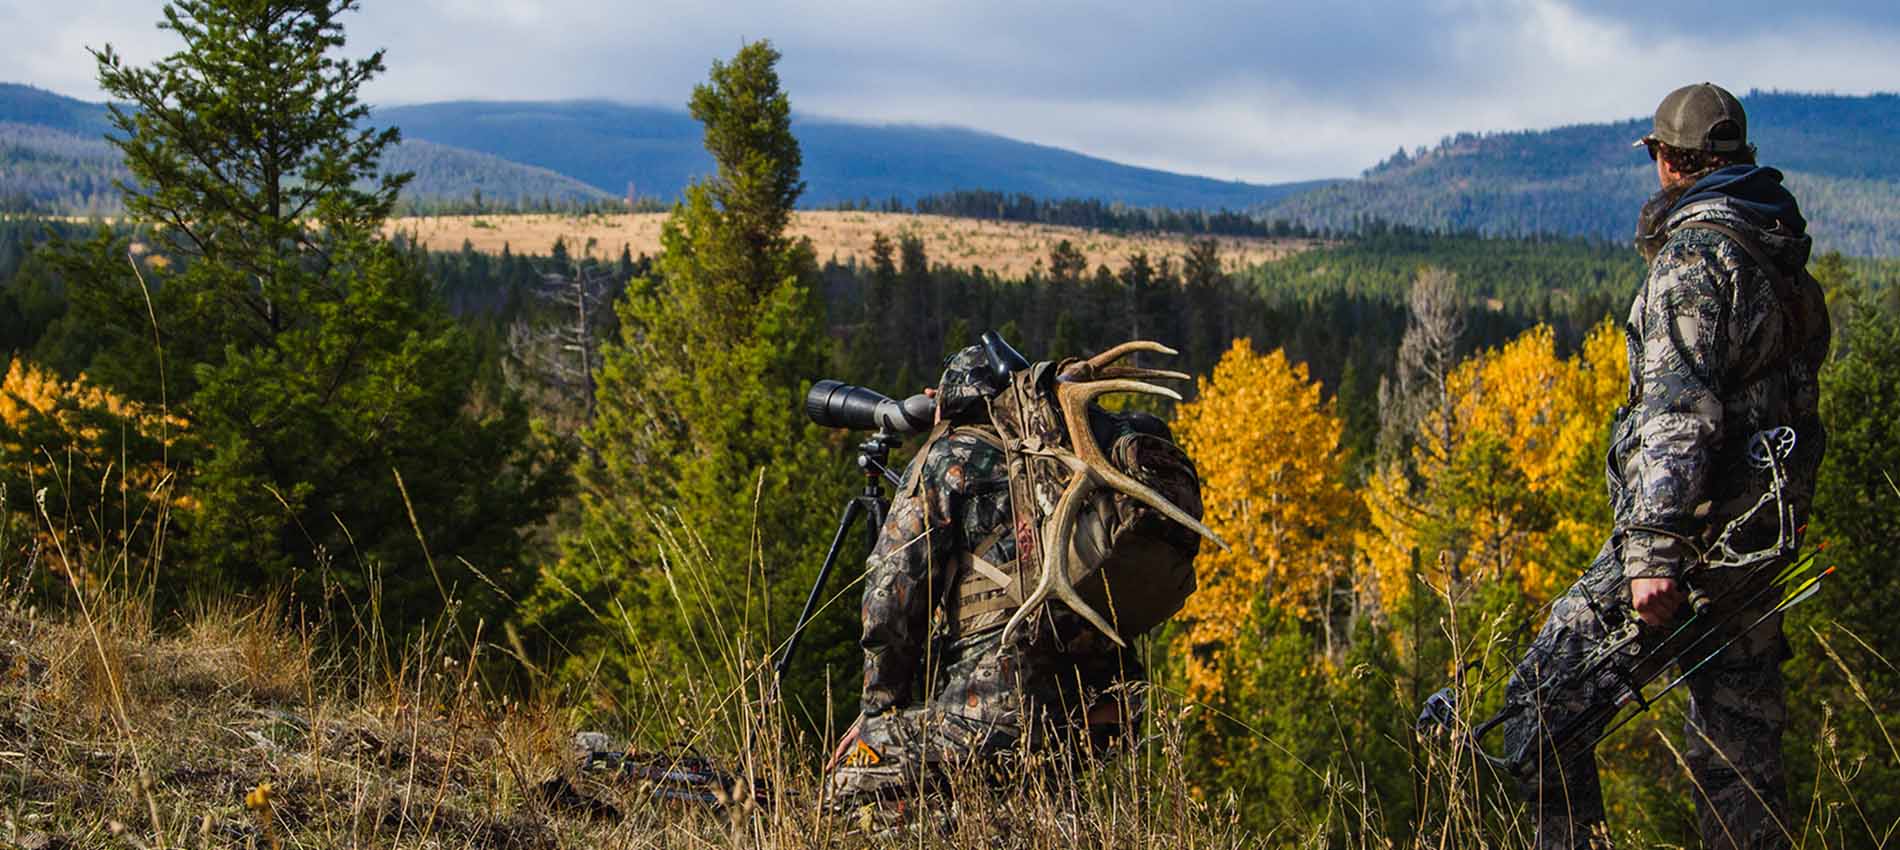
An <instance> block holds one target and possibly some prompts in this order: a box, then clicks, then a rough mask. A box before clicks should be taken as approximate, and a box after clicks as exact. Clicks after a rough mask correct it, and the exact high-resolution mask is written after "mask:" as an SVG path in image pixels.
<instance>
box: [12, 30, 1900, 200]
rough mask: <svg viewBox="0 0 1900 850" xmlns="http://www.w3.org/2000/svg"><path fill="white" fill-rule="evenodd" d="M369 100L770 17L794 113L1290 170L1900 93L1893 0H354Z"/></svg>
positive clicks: (686, 73) (145, 56)
mask: <svg viewBox="0 0 1900 850" xmlns="http://www.w3.org/2000/svg"><path fill="white" fill-rule="evenodd" d="M160 5H161V4H160V3H159V2H156V0H0V31H3V32H6V33H9V34H10V37H9V38H7V42H8V49H7V50H6V51H0V81H13V82H28V83H33V84H35V85H38V86H41V87H44V88H50V89H53V90H55V91H58V92H61V93H65V94H70V95H75V96H79V97H85V98H88V99H97V98H98V97H99V92H98V88H97V86H96V85H95V84H94V82H93V79H92V63H91V61H90V59H89V58H88V57H87V55H86V53H85V48H86V47H87V46H89V45H90V46H94V47H97V46H100V45H102V44H105V43H111V44H112V45H114V46H115V47H117V48H118V49H119V50H120V52H121V53H124V54H125V55H126V56H127V57H128V58H130V59H132V60H134V61H147V60H150V59H152V58H156V57H158V56H160V55H163V54H164V53H166V52H169V51H170V50H172V49H174V48H175V47H176V42H175V41H174V40H172V38H171V36H170V34H169V33H165V32H161V31H158V30H156V29H154V28H153V26H152V23H153V22H154V21H156V20H157V19H158V16H159V8H160ZM363 7H364V8H363V9H362V11H360V12H357V13H355V14H353V15H351V16H350V17H349V18H348V19H347V26H348V31H349V36H350V42H351V47H350V50H351V51H352V52H360V51H365V50H368V49H370V48H372V47H383V48H387V49H388V51H389V53H388V57H387V60H386V61H387V63H388V65H389V71H388V73H387V74H385V75H384V76H383V77H382V78H381V79H379V80H378V81H376V82H375V83H374V85H373V88H371V89H370V99H371V100H372V101H374V102H376V103H390V104H393V103H414V102H421V101H430V100H445V99H461V98H480V99H565V98H609V99H613V100H620V101H625V102H630V103H644V104H665V105H680V104H683V103H684V102H685V99H686V96H687V92H688V91H689V90H690V88H691V86H692V84H693V83H694V82H696V81H698V80H700V79H703V78H704V76H705V73H706V68H707V65H708V64H709V63H710V62H711V61H712V60H713V59H715V58H718V57H721V56H727V55H730V54H731V53H732V52H733V51H734V50H735V49H737V47H738V46H739V44H740V43H741V41H742V40H744V39H754V38H770V39H772V41H773V42H774V43H775V44H776V45H777V46H778V47H779V49H780V50H781V51H782V52H783V53H784V55H785V58H784V60H783V61H782V63H781V65H780V73H781V75H782V76H783V77H784V80H785V84H786V87H787V89H788V90H789V91H790V93H791V95H792V103H793V107H794V109H796V110H799V111H802V112H805V113H810V114H818V115H827V116H834V117H841V118H850V119H859V120H873V121H892V122H921V123H932V124H956V125H963V126H968V127H975V128H978V129H982V130H988V131H991V132H995V133H1000V134H1003V135H1007V136H1011V137H1015V138H1020V139H1026V140H1029V141H1035V142H1040V143H1044V144H1050V145H1056V146H1060V147H1065V148H1071V149H1075V150H1079V151H1083V152H1085V153H1090V154H1094V155H1097V156H1103V157H1107V158H1110V159H1115V160H1119V161H1123V162H1130V163H1135V164H1140V165H1147V166H1152V167H1157V168H1166V169H1171V170H1175V171H1185V172H1191V173H1198V174H1208V175H1213V176H1217V177H1226V178H1235V179H1245V180H1256V181H1267V182H1271V181H1279V180H1295V179H1304V178H1312V177H1333V176H1348V175H1352V174H1356V173H1357V172H1358V171H1359V170H1360V169H1362V168H1364V167H1365V166H1367V165H1369V164H1371V163H1372V162H1374V161H1377V160H1378V159H1380V158H1382V157H1384V156H1385V155H1387V154H1389V153H1391V152H1392V151H1393V150H1394V149H1395V148H1397V147H1399V146H1400V145H1405V146H1407V147H1412V146H1416V145H1421V144H1430V143H1433V142H1435V141H1437V140H1438V139H1439V138H1440V137H1442V136H1444V135H1446V134H1448V133H1453V132H1457V131H1460V130H1503V129H1520V128H1530V127H1549V126H1554V125H1560V124H1568V123H1577V122H1586V121H1599V120H1608V119H1615V118H1626V117H1631V116H1636V115H1642V114H1647V113H1648V112H1649V111H1650V110H1652V109H1653V108H1654V106H1655V103H1656V101H1657V100H1658V99H1660V98H1661V96H1662V95H1663V94H1665V93H1666V92H1667V91H1668V90H1669V89H1671V88H1673V87H1674V86H1676V85H1679V84H1681V83H1684V82H1693V81H1700V80H1704V79H1709V80H1714V81H1716V82H1718V83H1721V84H1723V85H1726V86H1729V87H1730V88H1733V89H1735V90H1737V91H1738V92H1739V91H1742V90H1745V89H1748V88H1751V87H1761V88H1781V89H1798V90H1809V91H1834V92H1840V93H1865V92H1871V91H1893V90H1896V89H1900V3H1895V2H1893V0H1807V2H1804V3H1798V4H1797V3H1789V2H1787V0H1773V2H1770V1H1769V0H1729V1H1728V2H1723V3H1708V4H1702V3H1697V2H1686V0H1675V2H1668V3H1655V2H1635V0H1609V2H1592V3H1582V2H1565V0H1331V1H1330V2H1297V3H1295V2H1254V3H1239V2H1225V0H1173V2H1166V3H1157V2H1153V0H1150V2H1144V3H1080V2H1067V0H1040V1H1039V0H959V2H918V3H906V2H901V0H828V2H800V3H766V2H759V0H718V2H707V3H698V4H695V3H689V2H678V3H658V2H651V0H635V2H626V0H364V2H363Z"/></svg>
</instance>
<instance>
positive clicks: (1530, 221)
mask: <svg viewBox="0 0 1900 850" xmlns="http://www.w3.org/2000/svg"><path fill="white" fill-rule="evenodd" d="M1743 103H1744V105H1745V106H1746V107H1747V109H1748V118H1749V137H1750V140H1751V141H1753V142H1754V143H1755V145H1756V147H1757V148H1759V150H1760V159H1761V162H1762V164H1763V165H1772V166H1775V167H1777V168H1780V169H1781V170H1782V171H1784V172H1786V174H1787V182H1788V185H1789V186H1790V187H1791V188H1792V189H1793V190H1794V192H1795V194H1796V195H1797V196H1798V197H1799V198H1800V200H1801V204H1802V209H1803V212H1804V213H1805V214H1806V215H1807V217H1808V219H1809V221H1810V222H1812V225H1813V227H1812V229H1813V231H1814V235H1815V240H1816V242H1817V244H1818V246H1819V247H1820V248H1821V249H1823V250H1827V249H1837V250H1840V251H1843V252H1846V253H1849V254H1857V255H1884V256H1893V255H1897V254H1900V95H1892V94H1881V95H1871V96H1866V97H1843V96H1836V95H1808V94H1787V93H1763V92H1751V93H1749V95H1748V96H1746V97H1744V98H1743ZM1648 128H1649V121H1648V119H1646V118H1644V119H1631V120H1627V121H1619V122H1615V123H1606V124H1579V125H1575V126H1569V127H1559V128H1556V129H1553V130H1538V131H1522V132H1511V133H1491V134H1484V135H1477V134H1470V133H1465V134H1460V135H1457V136H1454V137H1452V138H1448V139H1445V140H1444V141H1442V142H1440V143H1439V144H1438V146H1437V147H1435V148H1431V149H1429V150H1421V151H1417V152H1414V153H1411V154H1408V153H1405V152H1404V151H1403V150H1401V151H1400V152H1399V153H1398V154H1395V155H1394V156H1393V157H1391V158H1390V159H1387V160H1386V161H1385V162H1382V163H1379V164H1378V165H1376V166H1374V167H1373V168H1371V169H1369V170H1368V171H1367V172H1366V174H1365V176H1364V178H1363V179H1359V180H1351V181H1344V182H1340V183H1335V184H1332V185H1329V186H1325V187H1322V188H1319V189H1316V190H1314V191H1311V192H1307V193H1304V194H1301V195H1298V196H1296V197H1293V198H1290V199H1287V200H1285V201H1282V202H1280V203H1277V204H1265V205H1262V206H1260V207H1257V208H1256V209H1257V210H1258V211H1260V212H1262V213H1264V214H1265V215H1266V216H1268V217H1270V218H1286V219H1290V220H1293V221H1298V222H1301V223H1304V224H1308V225H1312V226H1318V227H1328V228H1333V229H1351V228H1353V227H1355V226H1357V225H1358V224H1359V223H1360V222H1363V221H1366V220H1380V221H1386V222H1391V223H1396V224H1406V225H1412V226H1417V227H1424V228H1429V229H1437V230H1454V231H1475V232H1478V233H1484V234H1491V235H1518V234H1530V233H1562V234H1567V235H1588V236H1597V237H1602V238H1606V239H1617V240H1622V239H1628V238H1629V237H1630V236H1631V234H1632V233H1633V231H1634V230H1635V221H1636V211H1637V209H1638V208H1639V207H1640V206H1641V205H1642V202H1643V200H1644V199H1645V198H1647V197H1648V196H1649V195H1650V194H1651V193H1653V192H1654V191H1655V189H1656V177H1655V171H1654V166H1652V165H1651V164H1650V162H1649V158H1648V157H1646V156H1644V155H1643V152H1642V151H1641V150H1639V149H1632V148H1631V147H1630V143H1631V142H1632V141H1634V140H1635V139H1637V138H1639V137H1640V136H1642V134H1643V133H1644V132H1646V131H1647V130H1648Z"/></svg>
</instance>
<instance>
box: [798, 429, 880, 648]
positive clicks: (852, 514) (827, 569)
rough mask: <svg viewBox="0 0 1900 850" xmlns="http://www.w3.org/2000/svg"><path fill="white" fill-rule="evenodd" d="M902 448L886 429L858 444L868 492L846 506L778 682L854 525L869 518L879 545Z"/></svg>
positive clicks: (869, 528)
mask: <svg viewBox="0 0 1900 850" xmlns="http://www.w3.org/2000/svg"><path fill="white" fill-rule="evenodd" d="M902 444H903V438H902V437H899V436H898V435H896V434H893V433H891V432H890V431H888V430H883V429H879V430H878V432H877V433H875V434H872V435H871V436H870V438H869V439H866V440H865V441H864V442H862V443H859V444H858V471H859V472H862V473H863V474H864V489H863V490H861V491H859V493H858V495H856V496H853V497H851V500H850V501H848V502H846V503H845V506H844V513H843V515H842V516H840V517H839V518H838V530H837V532H835V533H833V534H832V536H831V550H830V551H828V552H826V553H825V562H824V564H822V565H821V566H819V567H818V577H817V578H816V579H814V580H813V581H812V584H811V593H810V594H808V595H807V596H806V597H805V610H803V611H800V612H799V613H798V623H797V624H796V625H794V626H793V627H792V636H791V637H790V638H788V639H787V640H786V641H785V649H784V650H783V651H782V652H780V653H779V657H778V663H776V664H774V665H773V666H772V672H773V676H774V677H776V678H777V679H778V680H780V681H784V679H785V671H786V669H787V668H789V667H791V666H792V654H793V653H795V652H797V651H798V641H799V638H802V637H804V635H805V626H806V625H807V624H809V623H810V622H811V617H812V613H813V612H814V609H816V608H817V607H818V597H819V596H822V595H823V594H824V592H825V585H826V584H828V583H829V582H830V581H831V570H832V568H833V567H836V566H837V565H838V553H839V552H841V551H843V550H844V538H845V535H846V534H849V533H850V531H851V524H852V523H854V522H857V520H858V518H859V517H862V516H867V515H868V516H869V518H870V522H869V523H868V524H867V525H866V527H865V530H866V531H867V532H869V533H870V543H871V545H872V546H876V545H877V533H878V530H879V529H881V528H883V527H884V512H885V511H886V510H887V509H889V507H890V500H888V499H886V498H884V484H885V482H889V483H890V485H891V487H892V488H896V487H897V485H898V483H899V480H900V479H899V476H898V474H897V473H895V472H892V471H891V468H890V466H889V462H890V457H891V449H894V448H897V447H898V446H899V445H902Z"/></svg>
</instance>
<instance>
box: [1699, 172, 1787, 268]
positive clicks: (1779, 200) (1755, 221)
mask: <svg viewBox="0 0 1900 850" xmlns="http://www.w3.org/2000/svg"><path fill="white" fill-rule="evenodd" d="M1691 221H1716V222H1719V223H1722V224H1727V225H1728V226H1730V227H1733V228H1735V229H1737V230H1741V231H1742V232H1744V233H1752V235H1753V236H1754V237H1755V239H1756V241H1758V242H1760V243H1761V246H1762V247H1763V248H1765V249H1767V250H1768V253H1769V254H1771V255H1772V256H1773V257H1774V258H1775V263H1776V265H1779V266H1780V267H1781V271H1782V272H1783V273H1793V272H1794V271H1796V270H1798V269H1800V268H1802V267H1803V266H1806V265H1807V264H1808V253H1809V251H1810V250H1812V248H1813V244H1814V243H1813V240H1811V239H1809V238H1808V232H1807V230H1808V222H1807V219H1805V218H1803V217H1802V216H1801V206H1800V204H1798V203H1796V201H1795V199H1794V195H1793V194H1791V193H1789V191H1788V189H1787V187H1785V186H1783V185H1781V172H1780V171H1777V170H1775V169H1773V168H1761V167H1758V166H1753V165H1732V166H1729V167H1728V168H1722V169H1718V170H1716V171H1713V172H1711V173H1709V175H1708V176H1706V177H1703V178H1702V179H1701V180H1698V181H1696V184H1695V185H1694V186H1692V187H1690V189H1689V191H1688V192H1686V193H1684V194H1683V196H1682V198H1681V199H1679V200H1677V201H1676V203H1675V206H1674V207H1673V208H1671V209H1670V211H1669V216H1668V218H1667V219H1666V220H1665V222H1666V223H1665V224H1664V230H1665V231H1666V232H1671V233H1673V232H1674V231H1675V230H1676V229H1677V228H1679V227H1681V226H1682V225H1684V224H1687V223H1689V222H1691Z"/></svg>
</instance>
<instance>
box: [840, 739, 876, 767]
mask: <svg viewBox="0 0 1900 850" xmlns="http://www.w3.org/2000/svg"><path fill="white" fill-rule="evenodd" d="M883 760H884V759H883V757H881V756H879V755H878V754H877V750H874V749H871V745H870V744H867V743H865V742H863V741H862V740H860V741H858V742H857V745H856V746H854V747H852V748H851V754H850V755H848V756H845V757H844V766H845V767H875V766H876V765H877V763H878V762H881V761H883Z"/></svg>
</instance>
